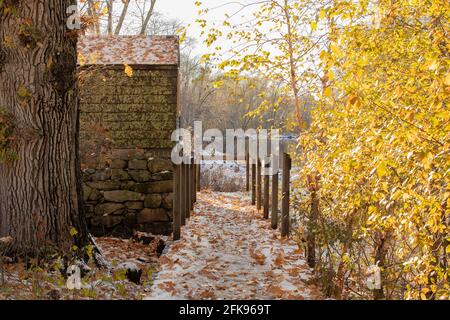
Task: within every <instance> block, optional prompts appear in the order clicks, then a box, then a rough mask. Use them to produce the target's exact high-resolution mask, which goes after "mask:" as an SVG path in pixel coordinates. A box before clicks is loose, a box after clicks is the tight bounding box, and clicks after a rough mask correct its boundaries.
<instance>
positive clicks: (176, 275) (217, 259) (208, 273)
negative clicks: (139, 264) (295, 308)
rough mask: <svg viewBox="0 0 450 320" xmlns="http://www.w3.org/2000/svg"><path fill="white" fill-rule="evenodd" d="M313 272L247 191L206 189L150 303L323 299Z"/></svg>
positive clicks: (170, 253) (164, 264) (163, 262)
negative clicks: (169, 301) (224, 191)
mask: <svg viewBox="0 0 450 320" xmlns="http://www.w3.org/2000/svg"><path fill="white" fill-rule="evenodd" d="M310 279H311V272H310V270H309V269H308V267H307V265H306V262H305V261H304V258H303V253H302V251H301V250H299V249H298V246H297V245H296V243H295V242H294V241H292V240H283V239H281V238H280V234H279V232H278V231H273V230H272V229H271V228H270V222H269V221H265V220H263V219H262V218H261V214H258V213H257V212H256V209H255V208H254V207H252V206H251V205H250V200H249V198H248V196H247V195H246V194H244V193H215V192H209V191H204V192H202V193H200V194H199V196H198V203H197V204H196V207H195V212H194V214H193V216H192V217H191V219H190V220H189V221H188V223H187V226H186V227H184V228H183V232H182V240H181V241H178V242H176V243H174V244H172V246H171V247H170V249H169V251H168V252H167V254H166V255H164V256H163V257H162V258H161V266H160V271H159V273H158V275H157V277H156V279H155V282H154V285H153V291H152V292H151V293H150V295H149V296H148V297H147V299H317V298H320V294H319V290H318V289H317V288H316V287H315V286H314V285H308V284H307V282H308V280H310Z"/></svg>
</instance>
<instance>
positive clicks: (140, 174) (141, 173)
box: [128, 170, 151, 182]
mask: <svg viewBox="0 0 450 320" xmlns="http://www.w3.org/2000/svg"><path fill="white" fill-rule="evenodd" d="M128 174H129V175H130V177H131V178H132V179H133V180H134V181H136V182H147V181H150V178H151V174H150V172H148V171H147V170H128Z"/></svg>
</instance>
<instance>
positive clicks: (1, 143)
mask: <svg viewBox="0 0 450 320" xmlns="http://www.w3.org/2000/svg"><path fill="white" fill-rule="evenodd" d="M12 132H13V124H12V119H11V116H10V115H9V113H8V112H7V110H6V109H5V108H2V107H0V163H2V162H6V161H13V160H15V159H17V155H16V153H15V152H14V151H13V150H12V148H11V147H12V141H13V139H12Z"/></svg>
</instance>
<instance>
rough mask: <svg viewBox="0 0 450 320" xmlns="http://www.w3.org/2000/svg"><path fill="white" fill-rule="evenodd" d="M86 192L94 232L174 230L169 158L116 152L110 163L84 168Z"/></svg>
mask: <svg viewBox="0 0 450 320" xmlns="http://www.w3.org/2000/svg"><path fill="white" fill-rule="evenodd" d="M83 192H84V201H85V204H86V212H87V217H88V221H89V224H90V230H91V232H92V233H93V234H94V235H97V236H101V235H108V234H113V235H119V236H130V235H131V234H132V233H133V232H134V231H145V232H151V233H157V234H169V233H170V232H171V231H172V217H173V214H172V209H173V164H172V162H171V160H170V159H162V158H155V157H151V156H149V155H148V154H147V155H145V154H144V155H136V154H133V155H130V154H129V153H128V152H122V153H117V152H116V153H115V156H114V159H113V160H112V161H111V162H110V164H109V166H105V167H102V168H101V169H85V170H83Z"/></svg>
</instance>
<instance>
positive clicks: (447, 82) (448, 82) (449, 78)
mask: <svg viewBox="0 0 450 320" xmlns="http://www.w3.org/2000/svg"><path fill="white" fill-rule="evenodd" d="M444 84H445V85H446V86H450V72H449V73H447V76H446V77H445V80H444Z"/></svg>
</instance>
